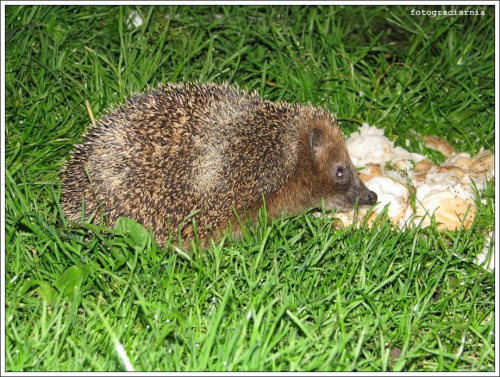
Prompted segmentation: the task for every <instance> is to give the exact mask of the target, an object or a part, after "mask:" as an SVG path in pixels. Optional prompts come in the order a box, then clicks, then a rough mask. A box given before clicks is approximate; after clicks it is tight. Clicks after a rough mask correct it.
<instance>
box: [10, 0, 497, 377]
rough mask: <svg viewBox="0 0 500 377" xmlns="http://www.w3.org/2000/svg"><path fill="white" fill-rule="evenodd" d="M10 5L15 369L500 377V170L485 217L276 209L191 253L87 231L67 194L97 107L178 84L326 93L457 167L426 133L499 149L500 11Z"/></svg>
mask: <svg viewBox="0 0 500 377" xmlns="http://www.w3.org/2000/svg"><path fill="white" fill-rule="evenodd" d="M2 6H3V5H2ZM412 9H417V10H420V11H421V10H426V11H435V14H436V16H433V14H432V13H429V15H422V14H420V15H416V14H415V15H412ZM443 10H448V11H450V10H456V13H457V14H456V15H453V14H452V15H449V16H443V15H441V16H438V15H437V13H436V12H437V11H443ZM464 10H467V11H474V13H475V12H476V11H478V13H481V12H483V13H484V15H481V14H479V15H460V14H459V11H464ZM496 15H497V16H498V13H497V14H496ZM2 17H5V24H4V26H5V94H6V97H5V151H2V153H5V168H6V169H5V175H4V183H5V197H4V198H2V199H3V200H4V202H3V203H4V206H5V224H2V226H4V227H5V240H4V242H5V263H4V265H3V266H4V269H5V281H4V284H3V285H2V286H3V287H5V288H4V293H5V294H4V300H5V307H4V310H5V319H6V322H5V324H3V325H4V326H5V334H6V335H5V351H4V352H5V365H4V366H3V367H2V369H3V370H6V371H121V370H132V369H133V370H135V371H494V370H495V355H494V353H495V339H496V335H495V315H494V314H495V273H494V272H493V271H491V270H487V269H485V268H483V267H482V266H479V265H478V264H476V263H474V260H475V258H476V256H477V255H478V254H479V253H480V252H481V251H482V250H483V248H484V246H485V243H486V241H487V235H488V234H489V233H490V232H491V231H492V230H493V229H494V222H495V211H494V208H495V183H494V181H493V180H491V181H490V182H489V183H488V185H487V187H486V189H485V190H484V191H482V192H479V193H478V198H477V205H478V211H477V214H476V216H475V219H474V222H473V224H472V226H471V227H470V228H469V229H460V230H457V231H441V232H440V231H438V230H437V228H436V226H435V224H433V226H431V227H428V228H418V227H417V228H412V229H408V230H406V231H400V230H399V229H397V228H395V227H394V226H392V225H391V224H390V223H389V222H388V221H383V222H381V224H380V225H379V226H378V227H376V228H371V229H370V228H367V227H361V228H355V227H348V228H347V229H345V230H336V229H334V228H332V226H331V225H332V224H331V219H329V218H328V217H327V216H326V214H325V216H322V217H316V216H313V215H312V213H311V212H312V211H306V212H305V213H303V214H301V215H300V216H285V215H284V216H282V217H281V218H279V219H269V218H268V217H267V216H266V212H265V209H264V208H263V209H262V210H261V213H260V216H259V223H258V224H256V225H254V226H249V227H248V228H246V229H245V232H244V235H243V237H242V238H241V239H239V240H235V239H232V237H231V236H230V235H227V236H225V237H223V238H222V239H218V240H214V241H213V242H211V244H210V246H209V247H208V248H206V249H200V248H196V247H195V248H194V249H193V250H192V251H191V252H190V253H188V254H186V253H183V252H175V250H172V248H167V249H161V248H160V247H158V246H157V245H156V244H155V243H154V241H153V239H152V236H151V234H149V233H148V232H147V231H146V230H144V228H142V227H140V226H137V225H136V224H135V223H133V222H132V221H126V220H124V221H122V222H120V223H119V224H118V226H117V227H115V229H108V228H104V227H101V226H98V225H96V224H94V223H92V222H91V223H86V224H77V225H74V224H70V223H69V222H68V221H67V220H66V219H65V217H64V215H63V213H62V211H61V207H60V203H59V198H60V191H61V184H60V180H59V177H60V171H61V168H62V165H63V163H64V161H66V160H67V158H68V157H69V154H70V151H71V149H72V146H73V145H74V144H75V143H77V142H78V141H80V140H81V135H82V132H83V131H84V130H85V128H86V127H87V126H88V125H89V124H90V123H91V116H94V117H96V118H98V117H99V116H100V115H101V114H102V113H104V112H105V111H106V109H108V108H110V107H112V106H114V105H116V104H119V103H123V101H124V99H125V98H126V97H127V96H130V95H131V94H132V93H137V92H142V91H144V90H146V89H147V88H148V87H155V86H157V85H158V84H160V83H162V82H168V81H172V82H178V81H202V82H206V81H212V82H217V83H222V82H229V83H231V84H235V85H239V86H240V87H242V88H246V89H249V90H256V91H257V92H258V93H259V94H260V95H261V96H263V97H264V98H267V99H270V100H283V101H288V102H293V103H305V102H311V103H313V104H315V105H318V106H323V107H325V108H327V109H329V110H330V111H331V112H332V113H334V114H337V115H338V118H339V120H340V125H341V127H342V129H343V131H344V133H345V134H346V136H347V135H349V134H350V133H352V132H353V131H355V130H357V129H358V127H359V126H360V125H361V123H363V122H367V123H370V124H373V125H376V126H378V127H383V128H385V130H386V136H388V137H389V138H390V139H391V140H394V141H395V143H396V144H397V145H401V146H402V147H404V148H407V149H408V150H410V151H412V152H417V153H421V154H425V155H426V156H428V157H429V158H430V159H432V160H433V161H435V162H440V161H443V156H442V155H440V154H439V153H437V152H434V151H431V150H429V149H428V148H426V147H425V146H424V144H423V135H426V134H428V135H438V136H441V137H443V138H446V139H447V140H448V141H449V142H450V143H451V144H452V145H453V146H454V147H455V148H457V149H458V150H460V151H463V152H467V153H470V154H476V153H477V152H478V151H479V150H480V149H481V148H482V147H483V148H486V149H490V150H495V119H494V115H495V81H494V80H495V69H494V67H495V54H494V52H495V48H494V41H495V9H494V8H493V7H492V6H489V7H488V6H460V7H456V6H453V5H451V4H448V5H447V6H443V7H441V6H425V7H424V6H412V5H410V6H382V5H379V6H370V7H366V6H321V7H320V6H274V7H271V6H196V7H194V6H155V7H149V6H140V7H135V6H122V7H111V6H86V5H85V6H18V5H7V6H6V7H5V12H2ZM134 21H135V22H134ZM139 21H140V22H139ZM409 135H411V137H409ZM406 139H410V144H409V145H406V144H405V143H404V142H403V141H404V140H406ZM493 244H494V242H493V243H492V246H493ZM490 252H491V253H493V247H491V248H490Z"/></svg>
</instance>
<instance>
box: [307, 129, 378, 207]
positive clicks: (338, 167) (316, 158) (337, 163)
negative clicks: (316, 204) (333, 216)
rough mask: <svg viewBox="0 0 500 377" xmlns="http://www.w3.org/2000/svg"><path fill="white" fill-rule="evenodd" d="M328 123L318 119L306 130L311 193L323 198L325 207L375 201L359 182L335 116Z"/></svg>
mask: <svg viewBox="0 0 500 377" xmlns="http://www.w3.org/2000/svg"><path fill="white" fill-rule="evenodd" d="M328 123H329V124H325V122H321V124H318V126H319V127H314V128H313V129H312V130H311V131H310V137H309V141H310V147H311V157H312V170H313V171H314V182H315V183H314V188H313V196H314V197H315V198H316V199H317V200H321V199H324V201H325V205H326V207H327V209H332V208H333V207H337V208H339V209H343V210H346V209H350V208H353V207H354V205H355V204H356V201H357V202H358V204H359V205H372V204H375V203H376V202H377V194H376V193H374V192H373V191H370V190H369V189H368V188H367V187H366V186H365V185H364V184H363V182H361V180H360V178H359V175H358V172H357V170H356V168H355V167H354V165H353V164H352V162H351V159H350V157H349V154H348V152H347V148H346V145H345V142H344V139H343V136H342V133H341V132H340V129H339V127H338V126H337V122H336V120H334V121H333V124H332V123H331V122H328Z"/></svg>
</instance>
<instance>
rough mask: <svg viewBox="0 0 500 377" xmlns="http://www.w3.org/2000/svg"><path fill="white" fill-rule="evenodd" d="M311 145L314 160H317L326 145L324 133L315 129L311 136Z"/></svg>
mask: <svg viewBox="0 0 500 377" xmlns="http://www.w3.org/2000/svg"><path fill="white" fill-rule="evenodd" d="M309 143H310V145H311V153H312V155H313V157H314V159H317V158H318V157H319V154H320V152H321V150H322V149H323V145H324V141H323V133H322V132H321V131H320V130H318V129H317V128H313V129H312V130H311V133H310V134H309Z"/></svg>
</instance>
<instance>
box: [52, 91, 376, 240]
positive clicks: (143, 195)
mask: <svg viewBox="0 0 500 377" xmlns="http://www.w3.org/2000/svg"><path fill="white" fill-rule="evenodd" d="M263 198H264V199H265V204H266V208H267V213H268V215H269V216H270V217H278V216H280V215H281V214H282V213H285V214H297V213H300V212H301V211H303V210H305V209H307V208H312V207H319V206H321V203H322V201H323V200H324V203H325V206H326V207H327V209H333V208H334V207H337V208H340V209H348V208H352V207H353V206H354V205H355V203H356V201H357V202H358V204H360V205H372V204H375V203H376V201H377V195H376V194H375V193H374V192H373V191H370V190H369V189H367V188H366V186H365V185H364V184H363V183H362V182H361V180H360V179H359V176H358V173H357V171H356V168H355V167H354V166H353V164H352V162H351V159H350V158H349V155H348V152H347V149H346V145H345V142H344V138H343V134H342V132H341V130H340V128H339V127H338V125H337V120H336V118H335V117H334V116H333V115H332V114H330V113H329V112H328V111H326V110H323V109H319V108H316V107H313V106H311V105H297V104H289V103H285V102H271V101H268V100H264V99H262V98H261V97H259V96H258V94H257V93H256V92H252V93H250V92H247V91H244V90H241V89H239V88H237V87H233V86H229V85H227V84H223V85H217V84H210V83H207V84H198V83H184V84H165V85H162V86H160V87H159V88H157V89H154V90H150V91H148V92H145V93H143V94H139V95H135V96H132V97H131V98H129V99H128V100H127V101H126V103H125V104H123V105H121V106H118V107H117V108H115V109H114V110H111V111H110V112H109V113H108V114H106V115H104V116H102V118H101V119H99V120H98V121H97V123H96V124H95V125H94V126H91V127H90V128H89V129H88V130H87V131H86V133H85V135H84V137H83V142H82V143H81V144H79V145H77V146H76V147H75V149H74V151H73V153H72V155H71V157H70V159H69V161H68V162H67V163H66V165H65V167H64V170H63V174H62V194H61V204H62V208H63V210H64V212H65V214H66V216H67V217H68V219H70V220H73V221H79V220H80V219H81V217H82V201H83V203H84V206H83V208H84V211H85V213H84V218H85V219H86V220H87V219H88V218H89V217H90V216H91V215H92V214H93V213H96V212H97V213H100V212H101V211H103V212H104V214H105V215H106V218H107V219H108V221H109V225H110V226H113V225H114V223H115V222H116V220H117V219H118V217H120V216H126V217H130V218H132V219H134V220H136V221H138V222H139V223H141V224H142V225H144V226H145V227H146V228H151V229H152V231H153V234H154V235H155V238H156V241H157V242H158V244H160V245H161V246H165V244H166V242H167V240H168V237H169V235H170V234H172V236H173V238H174V239H176V235H177V234H178V232H180V233H181V235H182V239H183V241H189V240H191V239H193V237H194V229H193V224H192V221H184V220H185V219H186V218H187V217H188V216H189V215H191V214H193V213H195V212H196V215H195V218H196V224H197V225H196V228H197V229H196V231H197V234H198V237H199V239H200V241H201V243H202V244H204V245H205V244H206V242H207V240H208V239H210V238H212V237H217V236H218V235H221V234H222V232H223V231H224V230H225V229H227V228H228V226H229V225H230V226H231V228H232V229H233V233H234V234H236V235H237V234H238V232H239V228H238V222H237V221H236V216H235V215H234V211H236V213H238V214H239V215H240V216H242V217H244V218H249V219H251V220H255V219H256V218H257V214H258V211H259V208H260V207H261V206H262V204H263ZM95 218H96V219H100V216H96V217H95ZM96 221H99V220H96Z"/></svg>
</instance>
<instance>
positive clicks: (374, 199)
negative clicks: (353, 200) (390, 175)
mask: <svg viewBox="0 0 500 377" xmlns="http://www.w3.org/2000/svg"><path fill="white" fill-rule="evenodd" d="M377 199H378V196H377V194H376V193H375V192H374V191H370V192H369V193H368V204H369V205H373V204H375V203H377Z"/></svg>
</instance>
